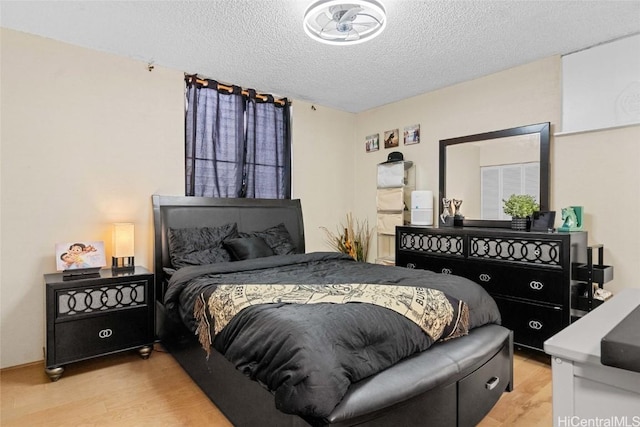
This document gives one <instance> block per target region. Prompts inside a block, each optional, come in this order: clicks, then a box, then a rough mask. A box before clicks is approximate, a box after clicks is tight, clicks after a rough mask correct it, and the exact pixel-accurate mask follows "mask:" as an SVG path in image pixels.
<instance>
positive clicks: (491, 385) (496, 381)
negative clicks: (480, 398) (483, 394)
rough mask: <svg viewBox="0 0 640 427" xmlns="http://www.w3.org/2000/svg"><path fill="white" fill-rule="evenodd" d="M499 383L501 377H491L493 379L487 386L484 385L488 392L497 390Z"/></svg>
mask: <svg viewBox="0 0 640 427" xmlns="http://www.w3.org/2000/svg"><path fill="white" fill-rule="evenodd" d="M499 383H500V378H499V377H491V379H490V380H489V381H487V382H486V384H485V385H484V388H486V389H487V390H493V389H494V388H496V386H497V385H498V384H499Z"/></svg>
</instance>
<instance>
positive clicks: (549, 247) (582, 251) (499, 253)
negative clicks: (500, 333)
mask: <svg viewBox="0 0 640 427" xmlns="http://www.w3.org/2000/svg"><path fill="white" fill-rule="evenodd" d="M586 261H587V233H586V232H571V233H542V232H523V231H513V230H509V229H493V228H464V227H452V228H429V227H417V226H403V227H398V228H397V229H396V265H398V266H402V267H409V268H421V269H425V270H432V271H435V272H439V273H445V274H455V275H458V276H463V277H466V278H469V279H471V280H473V281H475V282H477V283H479V284H480V285H482V287H484V288H485V289H486V290H487V291H488V292H489V293H490V294H491V296H492V297H493V298H494V299H495V301H496V303H497V304H498V308H499V309H500V313H501V315H502V324H503V325H504V326H505V327H507V328H509V329H512V330H513V331H514V343H515V344H516V345H519V346H522V347H528V348H533V349H537V350H543V343H544V341H545V340H546V339H548V338H550V337H551V336H553V335H554V334H556V333H557V332H559V331H560V330H562V329H563V328H565V327H566V326H568V325H569V324H570V323H571V319H572V307H571V301H572V292H573V293H575V292H577V289H578V283H577V282H576V281H575V280H572V266H575V265H579V264H584V263H585V262H586ZM574 299H575V295H574ZM574 315H575V312H574Z"/></svg>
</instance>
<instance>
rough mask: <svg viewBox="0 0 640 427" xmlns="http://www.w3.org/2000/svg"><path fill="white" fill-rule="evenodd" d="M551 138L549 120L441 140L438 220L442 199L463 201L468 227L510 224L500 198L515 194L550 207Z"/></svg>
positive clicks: (465, 221) (462, 212) (440, 221)
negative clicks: (529, 196)
mask: <svg viewBox="0 0 640 427" xmlns="http://www.w3.org/2000/svg"><path fill="white" fill-rule="evenodd" d="M549 140H550V124H549V123H539V124H533V125H527V126H520V127H516V128H511V129H503V130H498V131H493V132H487V133H480V134H476V135H467V136H462V137H458V138H451V139H443V140H440V173H439V176H440V192H439V199H438V206H439V218H438V221H439V223H440V224H441V225H443V223H442V220H441V218H440V217H441V216H442V213H443V204H442V199H443V198H447V199H458V200H462V205H461V207H460V212H461V214H462V215H463V216H464V220H463V223H462V225H464V226H465V227H504V228H509V227H510V225H511V222H510V218H509V217H508V216H506V215H505V214H504V212H503V211H502V205H503V203H502V199H506V198H508V197H509V196H510V195H511V194H531V195H532V196H534V197H535V198H536V201H538V203H540V210H541V211H548V210H549Z"/></svg>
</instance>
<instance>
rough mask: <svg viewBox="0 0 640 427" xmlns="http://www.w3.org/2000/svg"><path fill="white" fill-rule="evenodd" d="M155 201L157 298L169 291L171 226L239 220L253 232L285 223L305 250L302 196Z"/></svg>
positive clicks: (163, 198)
mask: <svg viewBox="0 0 640 427" xmlns="http://www.w3.org/2000/svg"><path fill="white" fill-rule="evenodd" d="M151 200H152V203H153V227H154V245H153V248H154V258H153V263H154V266H153V270H154V273H155V281H156V283H155V286H156V298H157V299H158V300H159V301H162V299H163V298H164V291H165V286H166V284H165V280H164V270H163V268H164V267H171V260H170V258H169V247H168V243H167V232H168V230H169V228H188V227H216V226H221V225H224V224H228V223H232V222H235V223H236V224H237V225H238V231H243V232H247V233H248V232H252V231H260V230H264V229H266V228H269V227H272V226H275V225H278V224H280V223H284V225H285V227H286V228H287V231H288V232H289V234H290V235H291V237H292V239H293V242H294V243H295V245H296V249H297V252H298V253H304V252H305V247H304V224H303V221H302V208H301V205H300V200H297V199H296V200H281V199H228V198H210V197H191V196H189V197H186V196H160V195H155V194H154V195H153V196H151Z"/></svg>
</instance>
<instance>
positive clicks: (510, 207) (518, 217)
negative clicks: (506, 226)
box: [502, 194, 540, 230]
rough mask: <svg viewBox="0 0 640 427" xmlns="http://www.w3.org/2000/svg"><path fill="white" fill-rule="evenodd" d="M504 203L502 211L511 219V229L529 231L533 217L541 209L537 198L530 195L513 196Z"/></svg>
mask: <svg viewBox="0 0 640 427" xmlns="http://www.w3.org/2000/svg"><path fill="white" fill-rule="evenodd" d="M502 201H503V202H504V206H503V208H502V210H503V211H504V213H505V214H507V215H509V216H510V217H511V228H512V229H514V230H528V229H529V228H530V227H531V217H533V214H534V212H536V211H539V209H540V205H539V204H538V203H537V202H536V199H535V197H534V196H532V195H530V194H512V195H511V196H509V198H508V199H507V200H504V199H503V200H502Z"/></svg>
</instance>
